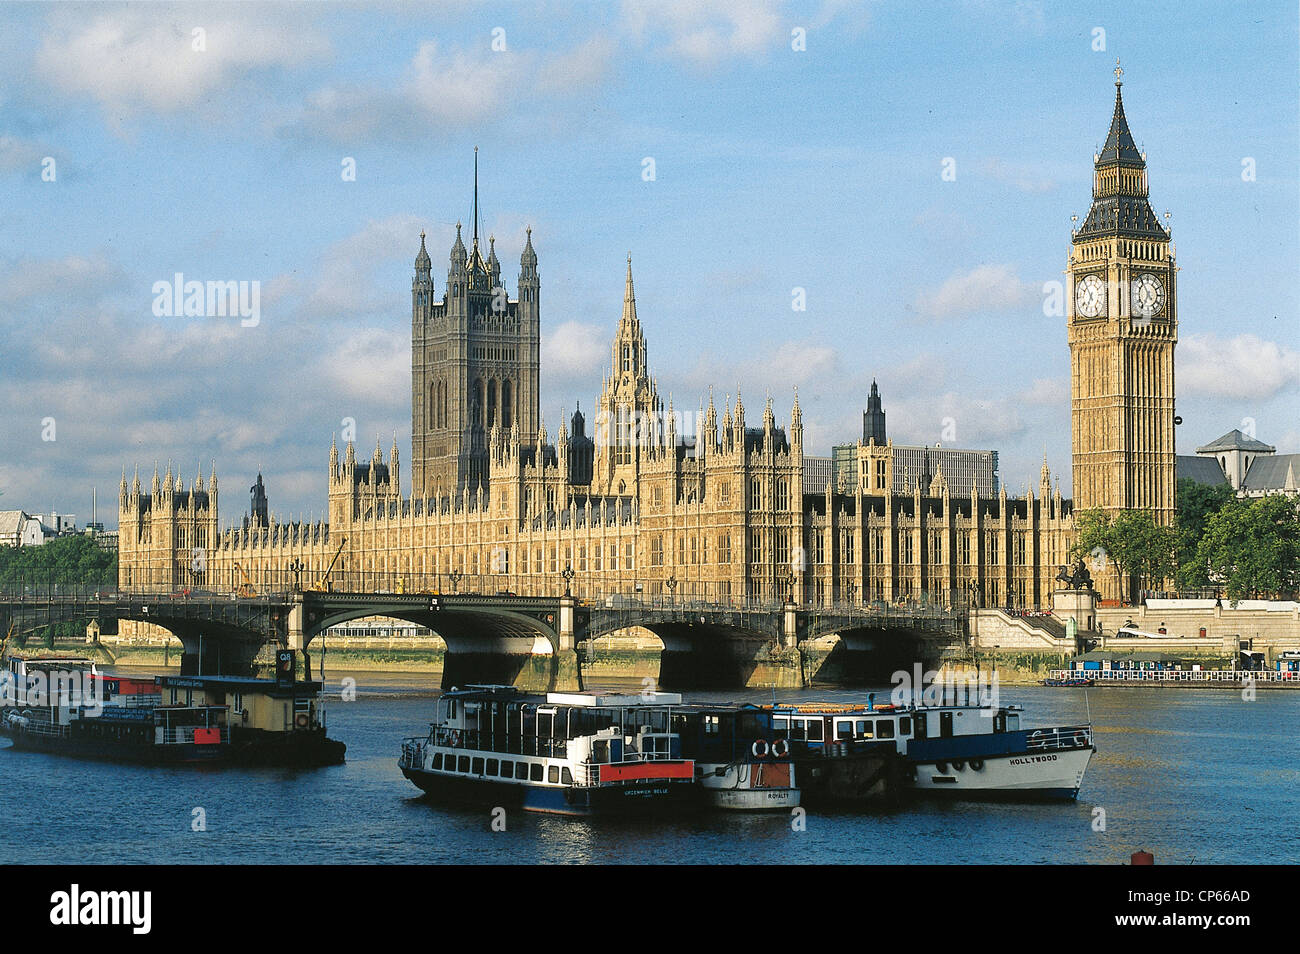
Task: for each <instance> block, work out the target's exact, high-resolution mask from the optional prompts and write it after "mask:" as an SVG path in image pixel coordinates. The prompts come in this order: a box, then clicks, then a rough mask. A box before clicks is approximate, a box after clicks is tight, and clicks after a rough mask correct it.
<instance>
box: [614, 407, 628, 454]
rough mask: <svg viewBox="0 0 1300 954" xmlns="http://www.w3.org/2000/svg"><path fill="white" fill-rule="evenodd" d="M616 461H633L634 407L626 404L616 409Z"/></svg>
mask: <svg viewBox="0 0 1300 954" xmlns="http://www.w3.org/2000/svg"><path fill="white" fill-rule="evenodd" d="M614 463H616V464H630V463H632V409H631V408H630V407H628V406H627V405H625V404H620V405H619V406H618V408H617V410H616V411H615V424H614Z"/></svg>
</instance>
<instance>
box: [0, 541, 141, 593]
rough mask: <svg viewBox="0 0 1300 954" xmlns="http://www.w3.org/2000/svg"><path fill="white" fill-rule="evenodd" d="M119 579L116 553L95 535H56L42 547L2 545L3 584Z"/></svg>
mask: <svg viewBox="0 0 1300 954" xmlns="http://www.w3.org/2000/svg"><path fill="white" fill-rule="evenodd" d="M116 580H117V553H116V551H113V550H104V549H101V548H100V546H99V545H98V544H97V543H96V542H95V540H94V538H93V537H90V536H87V535H84V534H79V535H76V536H67V537H57V538H56V539H54V540H51V541H50V542H49V543H46V544H44V545H43V546H37V547H0V583H18V582H19V581H26V582H28V583H32V584H42V585H43V584H45V583H60V584H85V585H103V586H105V587H107V588H112V587H113V586H114V585H115V584H116Z"/></svg>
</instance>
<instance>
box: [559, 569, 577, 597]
mask: <svg viewBox="0 0 1300 954" xmlns="http://www.w3.org/2000/svg"><path fill="white" fill-rule="evenodd" d="M576 575H577V574H575V573H574V572H573V564H572V563H566V564H564V569H563V570H562V571H561V572H560V576H561V577H563V578H564V595H565V596H572V595H573V592H572V590H571V584H572V583H573V578H574V576H576Z"/></svg>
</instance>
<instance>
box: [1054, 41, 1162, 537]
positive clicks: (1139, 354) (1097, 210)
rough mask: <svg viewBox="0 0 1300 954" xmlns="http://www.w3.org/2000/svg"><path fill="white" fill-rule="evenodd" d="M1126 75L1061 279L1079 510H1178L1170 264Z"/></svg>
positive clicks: (1118, 73) (1118, 79) (1118, 74)
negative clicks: (1128, 102) (1128, 103)
mask: <svg viewBox="0 0 1300 954" xmlns="http://www.w3.org/2000/svg"><path fill="white" fill-rule="evenodd" d="M1123 75H1124V71H1123V70H1122V69H1121V68H1120V67H1119V63H1118V61H1117V62H1116V67H1115V109H1114V113H1113V114H1112V116H1111V122H1110V130H1109V132H1108V133H1107V135H1106V141H1105V145H1103V146H1102V148H1101V151H1100V152H1099V153H1098V154H1097V155H1096V156H1094V161H1093V185H1092V206H1091V208H1090V209H1089V210H1088V215H1087V217H1086V218H1085V219H1084V222H1083V224H1082V225H1081V226H1080V227H1079V228H1078V229H1077V230H1075V231H1074V233H1073V236H1072V241H1071V248H1070V258H1069V263H1068V269H1067V274H1068V276H1069V309H1068V311H1069V314H1068V332H1067V335H1068V339H1069V344H1070V368H1071V377H1070V380H1071V394H1070V424H1071V440H1072V445H1073V478H1074V505H1075V510H1076V512H1077V511H1082V510H1092V509H1100V510H1106V511H1117V510H1146V511H1149V512H1150V513H1152V514H1153V515H1154V516H1155V517H1156V519H1157V521H1158V522H1160V523H1163V524H1169V523H1171V522H1172V520H1173V516H1174V345H1175V343H1176V342H1177V340H1178V310H1177V305H1176V302H1177V299H1176V294H1175V282H1176V278H1177V272H1178V269H1177V266H1176V265H1175V264H1174V245H1173V242H1172V241H1171V236H1170V233H1169V231H1168V230H1167V229H1166V228H1165V227H1164V226H1163V225H1161V223H1160V221H1159V220H1158V219H1157V217H1156V215H1155V213H1154V212H1152V210H1151V205H1150V202H1149V201H1148V198H1147V167H1146V154H1145V153H1143V152H1141V151H1140V150H1139V149H1138V148H1137V145H1136V144H1135V143H1134V141H1133V134H1132V132H1130V130H1129V126H1128V119H1127V117H1126V116H1125V115H1124V99H1123V92H1122V87H1123V80H1122V77H1123Z"/></svg>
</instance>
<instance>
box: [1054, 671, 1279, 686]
mask: <svg viewBox="0 0 1300 954" xmlns="http://www.w3.org/2000/svg"><path fill="white" fill-rule="evenodd" d="M1049 678H1052V679H1092V680H1095V681H1098V682H1228V683H1233V684H1236V683H1239V682H1242V681H1244V680H1247V679H1252V680H1254V681H1255V682H1297V681H1300V672H1287V671H1286V670H1283V671H1281V672H1278V671H1277V670H1275V669H1260V670H1248V669H1053V670H1051V671H1050V673H1049Z"/></svg>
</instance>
